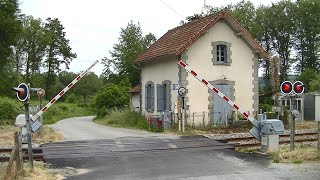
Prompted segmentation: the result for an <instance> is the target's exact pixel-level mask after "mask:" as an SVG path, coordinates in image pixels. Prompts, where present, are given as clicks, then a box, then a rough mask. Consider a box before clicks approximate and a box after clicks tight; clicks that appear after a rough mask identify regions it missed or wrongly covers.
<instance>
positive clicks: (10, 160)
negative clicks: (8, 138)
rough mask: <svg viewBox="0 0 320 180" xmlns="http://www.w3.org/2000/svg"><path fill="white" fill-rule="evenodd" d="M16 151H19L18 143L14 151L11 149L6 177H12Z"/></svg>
mask: <svg viewBox="0 0 320 180" xmlns="http://www.w3.org/2000/svg"><path fill="white" fill-rule="evenodd" d="M16 152H17V145H16V144H14V146H13V148H12V151H11V154H10V159H9V162H8V166H7V170H6V174H5V176H4V179H11V177H12V173H11V170H12V166H13V162H14V160H15V159H16V158H17V157H16ZM13 174H15V173H13Z"/></svg>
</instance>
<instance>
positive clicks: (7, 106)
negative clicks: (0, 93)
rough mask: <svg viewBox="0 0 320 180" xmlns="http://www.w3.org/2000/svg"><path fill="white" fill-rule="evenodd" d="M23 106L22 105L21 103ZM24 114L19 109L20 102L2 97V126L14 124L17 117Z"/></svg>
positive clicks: (0, 118) (0, 120) (0, 116)
mask: <svg viewBox="0 0 320 180" xmlns="http://www.w3.org/2000/svg"><path fill="white" fill-rule="evenodd" d="M21 105H22V103H21ZM18 114H23V111H22V110H21V109H20V108H19V101H18V100H13V99H10V98H6V97H4V98H3V97H0V124H1V125H4V124H14V122H15V119H16V116H17V115H18Z"/></svg>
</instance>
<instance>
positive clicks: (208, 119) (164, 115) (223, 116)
mask: <svg viewBox="0 0 320 180" xmlns="http://www.w3.org/2000/svg"><path fill="white" fill-rule="evenodd" d="M215 116H216V117H217V116H218V118H214V117H215ZM147 121H148V124H149V127H150V128H151V126H153V127H157V128H162V129H177V127H178V125H177V124H178V114H175V113H173V112H172V111H164V112H161V113H160V114H158V115H149V116H148V117H147ZM185 121H186V125H187V126H190V127H191V128H192V129H194V128H196V127H205V126H213V127H214V126H224V127H228V126H229V125H230V124H232V123H234V122H235V121H247V120H246V119H245V118H244V117H243V116H242V115H241V114H240V113H237V112H235V111H232V113H221V112H207V111H202V112H190V111H188V110H186V113H185Z"/></svg>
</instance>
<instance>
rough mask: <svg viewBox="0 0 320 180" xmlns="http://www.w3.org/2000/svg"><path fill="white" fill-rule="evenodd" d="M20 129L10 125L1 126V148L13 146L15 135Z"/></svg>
mask: <svg viewBox="0 0 320 180" xmlns="http://www.w3.org/2000/svg"><path fill="white" fill-rule="evenodd" d="M18 130H19V128H18V127H15V126H10V125H3V126H0V146H3V145H10V146H11V145H13V135H14V132H15V131H18Z"/></svg>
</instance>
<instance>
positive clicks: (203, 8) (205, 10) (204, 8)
mask: <svg viewBox="0 0 320 180" xmlns="http://www.w3.org/2000/svg"><path fill="white" fill-rule="evenodd" d="M201 12H202V14H209V12H210V8H209V6H207V5H203V7H202V10H201Z"/></svg>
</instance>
